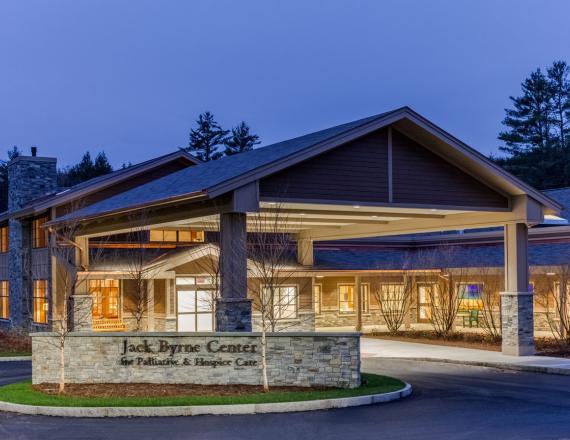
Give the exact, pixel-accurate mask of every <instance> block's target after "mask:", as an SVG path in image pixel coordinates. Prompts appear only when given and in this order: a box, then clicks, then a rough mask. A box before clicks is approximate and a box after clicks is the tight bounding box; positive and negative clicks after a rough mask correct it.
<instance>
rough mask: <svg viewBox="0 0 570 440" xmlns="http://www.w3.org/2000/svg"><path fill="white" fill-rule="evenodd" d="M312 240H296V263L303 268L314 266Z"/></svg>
mask: <svg viewBox="0 0 570 440" xmlns="http://www.w3.org/2000/svg"><path fill="white" fill-rule="evenodd" d="M314 259H315V257H314V250H313V240H309V239H306V238H302V239H298V240H297V262H298V263H299V264H302V265H303V266H312V265H313V264H314Z"/></svg>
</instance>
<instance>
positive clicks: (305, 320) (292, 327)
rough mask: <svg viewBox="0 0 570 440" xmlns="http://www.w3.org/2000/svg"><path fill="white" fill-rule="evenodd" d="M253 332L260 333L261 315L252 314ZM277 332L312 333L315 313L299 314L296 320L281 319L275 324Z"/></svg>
mask: <svg viewBox="0 0 570 440" xmlns="http://www.w3.org/2000/svg"><path fill="white" fill-rule="evenodd" d="M252 324H253V331H255V332H258V331H261V315H260V314H258V313H254V314H253V316H252ZM275 330H276V331H278V332H314V331H315V312H313V311H310V312H299V315H298V317H297V318H294V319H283V320H279V321H278V322H277V328H276V329H275Z"/></svg>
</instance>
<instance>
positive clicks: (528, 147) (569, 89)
mask: <svg viewBox="0 0 570 440" xmlns="http://www.w3.org/2000/svg"><path fill="white" fill-rule="evenodd" d="M569 74H570V68H569V67H568V65H567V64H566V63H565V62H563V61H556V62H554V63H553V64H552V65H551V66H550V67H549V68H548V69H547V71H546V75H545V74H543V73H542V71H541V70H540V69H537V70H536V71H534V72H532V73H531V75H530V77H529V78H527V79H525V80H524V81H523V83H522V84H521V86H522V95H521V96H519V97H516V98H514V97H511V101H512V102H513V108H512V109H506V110H505V111H506V117H505V119H504V120H503V125H505V127H506V128H507V129H506V130H505V131H502V132H501V133H500V134H499V139H500V140H502V141H504V142H505V145H503V146H501V147H499V150H500V151H502V152H504V153H506V157H500V158H497V157H494V158H493V157H492V159H493V160H495V161H496V162H497V163H498V164H499V165H501V166H502V167H504V168H505V169H506V170H508V171H509V172H511V173H513V174H514V175H516V176H517V177H519V178H521V179H523V180H525V181H526V182H528V183H530V184H531V185H533V186H536V187H537V188H541V189H546V188H555V187H561V186H569V185H570V137H569V136H570V82H569V80H568V76H569Z"/></svg>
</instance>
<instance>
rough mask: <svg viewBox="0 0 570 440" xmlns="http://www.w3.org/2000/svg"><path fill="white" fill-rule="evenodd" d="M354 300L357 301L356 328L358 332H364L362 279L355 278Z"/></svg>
mask: <svg viewBox="0 0 570 440" xmlns="http://www.w3.org/2000/svg"><path fill="white" fill-rule="evenodd" d="M354 298H355V299H356V304H355V306H356V328H355V330H356V331H357V332H361V331H362V284H361V283H360V277H359V276H358V275H357V276H355V277H354Z"/></svg>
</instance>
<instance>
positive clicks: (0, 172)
mask: <svg viewBox="0 0 570 440" xmlns="http://www.w3.org/2000/svg"><path fill="white" fill-rule="evenodd" d="M21 155H22V152H21V151H20V150H19V148H18V147H16V146H15V145H14V146H13V147H12V148H11V149H10V150H8V160H0V211H5V210H6V209H8V163H9V162H10V161H11V160H13V159H15V158H17V157H18V156H21Z"/></svg>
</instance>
